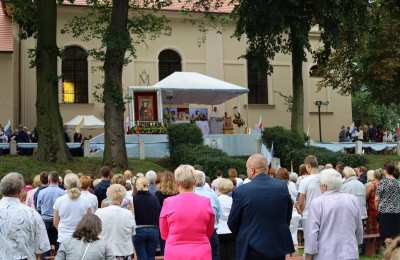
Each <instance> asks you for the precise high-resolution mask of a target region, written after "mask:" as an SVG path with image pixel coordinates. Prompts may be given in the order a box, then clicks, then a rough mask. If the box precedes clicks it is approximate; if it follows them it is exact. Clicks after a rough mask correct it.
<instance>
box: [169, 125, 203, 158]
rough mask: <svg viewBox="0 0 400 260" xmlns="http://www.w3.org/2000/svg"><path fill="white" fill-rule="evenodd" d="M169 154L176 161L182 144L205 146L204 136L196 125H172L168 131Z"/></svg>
mask: <svg viewBox="0 0 400 260" xmlns="http://www.w3.org/2000/svg"><path fill="white" fill-rule="evenodd" d="M167 134H168V142H169V152H170V155H171V159H173V160H174V157H175V150H176V148H177V147H178V146H179V145H181V144H195V145H196V144H197V145H199V144H203V142H204V140H203V134H202V132H201V130H200V128H198V127H197V126H196V125H195V124H172V125H170V126H169V127H168V129H167Z"/></svg>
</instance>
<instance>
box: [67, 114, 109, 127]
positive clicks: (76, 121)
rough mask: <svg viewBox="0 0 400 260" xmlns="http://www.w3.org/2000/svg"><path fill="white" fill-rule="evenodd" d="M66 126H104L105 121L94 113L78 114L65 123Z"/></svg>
mask: <svg viewBox="0 0 400 260" xmlns="http://www.w3.org/2000/svg"><path fill="white" fill-rule="evenodd" d="M64 125H65V126H66V127H70V128H78V129H80V128H85V129H93V128H96V129H97V128H104V122H103V121H102V120H100V119H98V118H97V117H95V116H94V115H78V116H76V117H74V118H73V119H71V120H70V121H68V122H67V123H65V124H64Z"/></svg>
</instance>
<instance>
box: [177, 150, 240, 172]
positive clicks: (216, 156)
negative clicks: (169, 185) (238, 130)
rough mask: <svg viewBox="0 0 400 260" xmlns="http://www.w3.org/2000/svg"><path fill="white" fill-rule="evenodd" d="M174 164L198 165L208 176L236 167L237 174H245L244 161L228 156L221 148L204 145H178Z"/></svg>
mask: <svg viewBox="0 0 400 260" xmlns="http://www.w3.org/2000/svg"><path fill="white" fill-rule="evenodd" d="M173 162H174V164H175V165H178V164H190V165H200V166H201V167H202V168H203V171H204V172H205V173H206V174H207V176H209V177H210V178H215V177H216V175H217V172H219V171H222V172H224V173H225V174H226V172H227V170H228V169H229V168H236V169H237V170H238V173H239V174H246V162H245V161H244V160H241V159H236V158H232V157H229V156H228V155H227V154H226V153H224V152H223V151H221V150H218V149H214V148H211V147H209V146H206V145H193V144H189V145H185V144H183V145H180V146H178V147H177V148H176V150H175V157H174V160H173Z"/></svg>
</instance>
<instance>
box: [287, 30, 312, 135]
mask: <svg viewBox="0 0 400 260" xmlns="http://www.w3.org/2000/svg"><path fill="white" fill-rule="evenodd" d="M296 31H297V28H296V29H292V30H291V33H290V34H291V35H290V37H291V41H292V43H291V49H292V85H293V104H292V117H291V129H292V131H293V132H295V133H297V134H300V135H303V134H304V126H303V124H304V122H303V120H304V90H303V60H304V45H303V44H302V40H301V35H298V34H297V33H296ZM307 36H308V35H307Z"/></svg>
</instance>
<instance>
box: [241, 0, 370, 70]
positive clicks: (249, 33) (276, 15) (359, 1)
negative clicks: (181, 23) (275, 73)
mask: <svg viewBox="0 0 400 260" xmlns="http://www.w3.org/2000/svg"><path fill="white" fill-rule="evenodd" d="M367 7H368V2H367V1H365V0H339V1H338V0H320V1H312V0H280V1H273V0H241V1H239V3H238V5H237V6H236V7H235V9H234V12H233V15H234V17H236V18H237V20H238V22H237V27H236V31H235V36H236V37H238V38H240V37H242V36H246V39H247V42H248V45H249V50H250V52H253V53H257V54H258V56H261V57H262V58H263V59H262V61H265V62H266V64H265V65H266V69H267V70H268V71H271V70H272V67H271V66H270V64H269V62H268V61H269V60H270V59H273V58H274V57H275V54H276V53H279V52H282V53H288V52H291V51H293V42H294V41H296V44H300V45H301V46H302V47H303V50H304V51H303V60H305V57H306V50H310V51H311V49H310V42H309V32H310V30H311V28H312V27H313V26H318V27H319V29H320V33H321V40H322V41H323V43H324V44H325V48H324V50H323V51H321V52H320V53H319V57H320V58H322V57H328V56H329V55H330V53H331V51H332V48H336V47H337V46H338V45H339V44H340V43H341V42H343V40H345V41H346V42H351V41H352V40H353V39H355V38H357V37H356V35H357V33H358V28H359V27H360V26H361V25H362V24H363V23H364V20H365V18H366V17H365V11H366V9H367ZM343 31H344V32H346V33H342V34H340V32H343ZM340 37H341V38H342V41H340V40H339V38H340Z"/></svg>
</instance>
